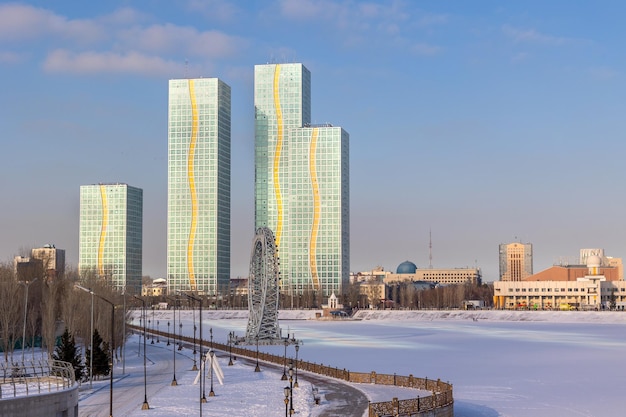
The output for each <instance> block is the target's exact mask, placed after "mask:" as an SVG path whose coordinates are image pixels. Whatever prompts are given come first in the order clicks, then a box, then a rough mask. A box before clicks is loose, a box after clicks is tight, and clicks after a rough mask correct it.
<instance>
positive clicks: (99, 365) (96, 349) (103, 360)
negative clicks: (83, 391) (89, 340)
mask: <svg viewBox="0 0 626 417" xmlns="http://www.w3.org/2000/svg"><path fill="white" fill-rule="evenodd" d="M85 356H86V362H85V363H87V364H89V361H90V358H91V351H90V350H89V349H87V351H86V355H85ZM110 360H111V357H110V355H109V344H108V343H105V342H103V341H102V337H100V333H98V329H95V330H94V331H93V376H106V375H108V374H109V371H110V370H111V367H110V364H109V362H110Z"/></svg>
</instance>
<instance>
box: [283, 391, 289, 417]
mask: <svg viewBox="0 0 626 417" xmlns="http://www.w3.org/2000/svg"><path fill="white" fill-rule="evenodd" d="M283 392H284V393H285V417H287V416H288V415H289V394H291V388H289V387H285V388H283Z"/></svg>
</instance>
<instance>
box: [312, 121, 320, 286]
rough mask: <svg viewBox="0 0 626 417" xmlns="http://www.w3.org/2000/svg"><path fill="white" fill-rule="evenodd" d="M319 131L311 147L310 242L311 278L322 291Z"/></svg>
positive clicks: (314, 136)
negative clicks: (318, 266)
mask: <svg viewBox="0 0 626 417" xmlns="http://www.w3.org/2000/svg"><path fill="white" fill-rule="evenodd" d="M317 135H318V129H317V128H315V129H313V133H312V134H311V144H310V145H309V175H310V176H311V185H312V186H313V225H312V226H311V239H310V240H309V267H310V268H311V278H312V279H313V288H315V289H318V290H319V289H320V278H319V275H318V273H317V259H316V255H317V234H318V233H319V228H320V210H321V206H320V187H319V184H318V182H317V167H316V159H315V156H316V152H317Z"/></svg>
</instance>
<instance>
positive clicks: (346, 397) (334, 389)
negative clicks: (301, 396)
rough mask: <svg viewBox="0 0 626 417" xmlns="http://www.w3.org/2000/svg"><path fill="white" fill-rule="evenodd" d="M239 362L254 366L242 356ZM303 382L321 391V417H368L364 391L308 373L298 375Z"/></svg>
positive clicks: (277, 367)
mask: <svg viewBox="0 0 626 417" xmlns="http://www.w3.org/2000/svg"><path fill="white" fill-rule="evenodd" d="M220 356H221V355H220ZM225 356H228V355H225ZM239 360H241V361H246V362H249V363H250V364H251V365H252V364H253V361H252V360H251V359H247V358H244V357H241V356H240V357H239ZM263 367H264V368H270V369H273V370H274V371H276V372H277V373H278V374H279V375H280V373H281V372H282V367H280V366H279V365H275V364H272V363H265V362H264V363H263ZM301 380H303V381H307V382H309V383H311V384H313V385H314V386H315V387H317V388H318V389H319V394H320V397H321V404H322V405H325V407H324V410H323V411H322V412H321V413H320V414H319V416H320V417H363V416H366V415H367V414H366V412H367V409H368V405H369V400H368V399H367V397H366V396H365V394H364V393H363V392H362V391H360V390H358V389H356V388H354V387H353V386H351V385H350V384H346V383H344V382H340V381H338V380H336V379H333V378H325V377H323V376H320V375H316V374H312V373H308V372H306V373H298V382H299V381H301ZM311 395H313V393H311ZM325 403H326V404H325Z"/></svg>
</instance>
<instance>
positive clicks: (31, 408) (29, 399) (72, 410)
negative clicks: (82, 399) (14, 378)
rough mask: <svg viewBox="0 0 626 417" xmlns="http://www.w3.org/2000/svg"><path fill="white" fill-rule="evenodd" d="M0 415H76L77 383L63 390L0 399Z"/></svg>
mask: <svg viewBox="0 0 626 417" xmlns="http://www.w3.org/2000/svg"><path fill="white" fill-rule="evenodd" d="M0 416H2V417H23V416H29V417H51V416H52V417H56V416H64V417H78V385H74V387H72V388H68V389H66V390H63V391H56V392H51V393H45V394H38V395H29V396H25V397H16V398H6V399H2V400H0Z"/></svg>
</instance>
